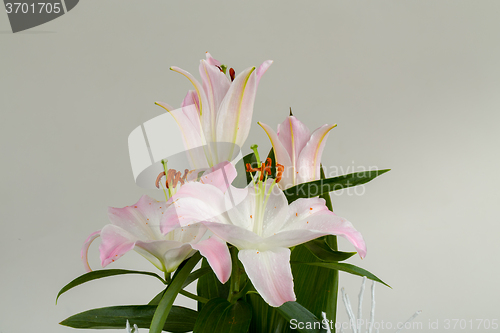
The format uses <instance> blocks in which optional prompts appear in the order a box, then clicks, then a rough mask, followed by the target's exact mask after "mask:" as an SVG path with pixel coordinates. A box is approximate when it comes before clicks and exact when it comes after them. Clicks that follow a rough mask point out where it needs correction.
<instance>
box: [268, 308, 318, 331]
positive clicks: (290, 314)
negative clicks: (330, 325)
mask: <svg viewBox="0 0 500 333" xmlns="http://www.w3.org/2000/svg"><path fill="white" fill-rule="evenodd" d="M277 310H278V312H279V313H280V314H281V315H282V316H283V317H284V318H285V319H286V320H287V321H288V322H289V323H290V324H289V325H290V326H291V327H293V328H294V329H296V330H297V332H307V333H313V332H317V333H320V332H326V329H325V328H324V327H323V325H322V322H321V320H319V319H318V318H317V317H316V316H315V315H314V314H312V313H311V312H310V311H309V310H307V309H306V308H305V307H303V306H302V305H300V304H299V303H297V302H286V303H285V304H283V305H282V306H280V307H279V308H277ZM299 322H300V323H303V324H304V326H301V325H299V324H298V323H299ZM308 324H309V325H308ZM301 327H302V328H301Z"/></svg>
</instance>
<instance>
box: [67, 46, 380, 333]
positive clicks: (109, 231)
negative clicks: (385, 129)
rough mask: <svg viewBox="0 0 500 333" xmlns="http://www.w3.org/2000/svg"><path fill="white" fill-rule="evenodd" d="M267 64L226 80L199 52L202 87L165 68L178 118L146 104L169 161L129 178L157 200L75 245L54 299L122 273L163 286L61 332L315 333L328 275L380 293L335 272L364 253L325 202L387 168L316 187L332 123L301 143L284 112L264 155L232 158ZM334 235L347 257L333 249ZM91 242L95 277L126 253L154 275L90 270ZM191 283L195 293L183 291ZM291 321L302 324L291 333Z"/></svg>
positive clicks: (143, 201) (332, 288)
mask: <svg viewBox="0 0 500 333" xmlns="http://www.w3.org/2000/svg"><path fill="white" fill-rule="evenodd" d="M271 64H272V61H269V60H268V61H265V62H264V63H262V64H261V65H260V66H259V67H258V68H257V69H256V68H255V67H251V68H248V69H246V70H244V71H242V72H241V73H239V74H238V75H236V73H235V71H234V69H233V68H229V69H228V67H227V66H225V65H223V64H222V63H221V62H219V61H217V60H215V59H214V58H212V57H211V55H210V54H209V53H207V54H206V59H205V60H201V62H200V66H199V71H200V75H201V80H202V82H201V83H200V82H199V81H198V80H197V79H196V78H195V77H194V76H193V75H191V74H190V73H188V72H186V71H184V70H182V69H180V68H177V67H172V68H171V69H172V70H173V71H175V72H178V73H180V74H182V75H184V76H185V77H186V78H187V79H188V80H189V81H190V82H191V83H192V84H193V86H194V90H191V91H189V92H188V93H187V95H186V97H185V98H184V100H183V102H182V104H181V107H180V108H173V107H171V106H170V105H168V104H165V103H161V102H157V103H156V104H158V105H159V106H161V107H162V108H163V109H165V110H166V114H167V115H168V117H172V119H174V120H175V124H176V126H178V129H179V133H180V134H179V135H180V137H178V138H177V139H178V142H179V144H178V145H179V149H180V150H179V151H180V153H179V154H177V155H176V156H177V157H175V158H174V157H173V158H166V156H163V157H160V158H158V157H156V163H155V164H154V165H153V166H152V168H149V169H148V172H147V174H148V175H151V174H154V177H151V176H149V178H148V177H145V176H144V177H142V176H141V175H139V176H138V177H136V181H137V182H138V183H139V178H141V177H142V178H141V181H144V179H147V180H146V182H148V183H149V185H154V186H155V187H157V188H159V189H163V195H164V196H165V198H164V200H160V201H158V200H156V199H153V198H151V197H149V196H146V195H144V196H142V197H141V198H140V199H139V201H138V202H137V203H135V204H132V205H130V206H126V207H123V208H111V207H110V208H109V209H108V217H109V221H110V224H107V225H105V226H104V227H103V228H102V229H101V230H99V231H96V232H94V233H92V234H91V235H90V236H89V237H88V238H87V240H86V241H85V242H84V245H83V248H82V252H81V257H82V260H83V264H84V266H85V268H86V270H87V273H86V274H84V275H81V276H80V277H77V278H76V279H74V280H73V281H71V282H70V283H69V284H67V285H66V286H64V287H63V288H62V289H61V291H60V292H59V294H58V295H57V298H59V296H60V295H61V294H63V293H65V292H66V291H68V290H70V289H71V288H74V287H76V286H78V285H81V284H83V283H86V282H88V281H92V280H95V279H100V278H103V277H109V276H115V275H122V274H142V275H145V276H149V277H154V278H157V279H158V280H160V281H161V282H162V285H163V287H162V288H159V289H158V294H157V295H156V296H155V297H154V298H153V299H151V301H150V302H149V303H148V304H144V305H119V306H112V307H105V308H97V309H92V310H88V311H85V312H82V313H78V314H76V315H73V316H71V317H69V318H67V319H66V320H64V321H62V322H61V324H62V325H66V326H69V327H73V328H94V329H103V328H125V327H126V325H130V324H132V325H136V326H135V327H138V328H149V332H151V333H159V332H161V331H166V332H190V331H193V332H195V333H201V332H210V333H212V332H258V333H260V332H292V331H299V332H325V327H324V320H326V318H327V319H328V322H333V323H335V318H336V311H337V294H338V283H339V281H338V280H339V275H338V272H339V271H344V272H347V273H351V274H354V275H358V276H366V277H367V278H369V279H372V280H374V281H377V282H379V283H383V284H385V283H384V282H382V281H381V280H380V279H378V278H377V277H376V276H375V275H373V274H372V273H370V272H368V271H366V270H364V269H362V268H360V267H357V266H354V265H352V264H347V263H345V262H344V261H345V260H346V259H348V258H350V257H351V256H353V255H355V254H356V253H358V254H359V256H360V257H361V258H363V257H364V256H365V255H366V245H365V242H364V240H363V237H362V236H361V234H360V232H358V231H357V230H356V229H355V228H354V226H353V225H352V224H351V222H349V221H348V220H347V219H345V218H343V217H340V216H337V215H336V214H335V213H334V212H333V208H332V203H331V200H330V192H331V191H338V190H342V189H345V188H348V187H351V186H356V185H360V184H364V183H366V182H368V181H370V180H372V179H374V178H375V177H377V176H379V175H381V174H383V173H385V172H387V171H388V170H369V171H363V172H357V173H352V174H347V175H341V176H336V177H333V178H327V177H325V173H324V171H323V167H322V165H321V156H322V153H323V150H324V148H325V144H326V140H327V137H328V133H329V132H330V131H331V130H332V129H333V128H334V127H335V126H336V125H328V124H326V125H323V126H321V127H319V128H318V129H316V130H315V131H313V132H312V133H311V132H310V131H309V129H308V128H307V127H306V125H304V124H303V123H302V122H301V121H299V120H298V119H297V118H296V117H294V116H293V115H292V112H291V110H290V116H288V117H287V118H286V119H285V120H284V121H283V123H281V124H279V125H278V126H277V131H274V130H273V128H272V127H270V126H268V125H266V124H264V123H261V122H259V123H258V124H259V125H260V126H261V127H262V129H263V130H264V131H265V133H266V134H267V136H268V137H269V139H270V141H271V144H272V149H271V151H270V152H268V154H267V155H260V154H259V151H258V148H257V146H256V145H253V146H251V147H250V148H251V151H250V153H249V154H247V155H245V156H243V155H242V154H241V149H242V147H244V142H245V141H246V139H247V137H248V133H249V131H250V126H251V124H252V121H251V120H252V114H253V106H254V100H255V96H256V91H257V86H258V84H259V81H260V79H261V78H262V76H263V74H264V73H265V72H266V71H267V70H268V68H269V67H270V66H271ZM129 140H130V138H129ZM181 141H182V144H181ZM129 142H130V141H129ZM165 144H166V143H165ZM168 144H169V145H173V143H172V142H170V143H168ZM181 146H182V148H181ZM179 156H182V158H180V157H179ZM242 156H243V157H242ZM180 160H182V161H183V163H177V162H178V161H180ZM176 163H177V164H176ZM173 166H174V167H173ZM152 170H153V171H152ZM177 170H180V171H177ZM337 236H341V237H344V238H346V239H347V240H348V241H349V242H350V243H351V244H352V245H353V246H354V248H355V249H356V251H357V252H342V251H339V250H338V248H337ZM98 237H100V245H99V251H100V260H101V264H102V267H106V266H107V265H108V264H110V263H112V262H114V261H116V260H117V259H119V258H120V257H121V256H122V255H124V254H125V253H127V252H128V251H130V250H135V251H136V252H138V253H139V254H141V255H142V256H144V257H145V258H146V259H148V260H149V261H150V262H151V263H152V264H153V265H154V266H156V268H157V269H158V270H159V271H160V272H161V274H160V275H159V274H158V271H155V272H146V271H134V270H125V269H101V270H94V271H93V270H92V269H91V268H90V266H89V264H88V260H87V256H88V249H89V247H90V245H91V243H92V242H93V241H94V240H95V239H97V238H98ZM195 281H197V292H196V294H194V293H191V292H189V291H187V290H185V288H186V287H187V286H188V285H189V284H191V283H193V282H195ZM178 294H182V295H184V296H186V297H189V298H192V299H194V300H196V301H197V302H198V307H197V310H194V309H189V308H186V307H181V306H176V305H173V304H174V301H175V299H176V297H177V295H178ZM322 318H324V319H322ZM292 319H294V320H296V321H300V322H303V323H308V324H307V325H303V329H294V330H292V328H291V327H290V324H289V323H290V321H291V320H292ZM127 320H128V321H127ZM128 322H130V324H128Z"/></svg>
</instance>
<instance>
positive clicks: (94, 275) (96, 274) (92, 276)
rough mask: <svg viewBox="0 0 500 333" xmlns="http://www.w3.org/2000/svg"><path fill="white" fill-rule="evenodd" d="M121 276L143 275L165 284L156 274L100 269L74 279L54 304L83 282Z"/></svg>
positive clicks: (63, 289) (61, 291)
mask: <svg viewBox="0 0 500 333" xmlns="http://www.w3.org/2000/svg"><path fill="white" fill-rule="evenodd" d="M123 274H143V275H149V276H154V277H156V278H158V279H159V280H160V281H161V282H163V283H164V284H165V283H166V282H165V280H163V279H162V278H161V277H160V276H159V275H158V274H155V273H151V272H143V271H131V270H127V269H101V270H98V271H92V272H88V273H86V274H83V275H81V276H79V277H77V278H76V279H74V280H73V281H71V282H70V283H68V284H67V285H65V286H64V287H63V288H62V289H61V290H60V291H59V293H58V294H57V297H56V304H57V300H58V299H59V296H61V295H62V294H64V293H65V292H67V291H68V290H70V289H72V288H74V287H76V286H79V285H81V284H83V283H85V282H88V281H92V280H97V279H101V278H104V277H108V276H114V275H123Z"/></svg>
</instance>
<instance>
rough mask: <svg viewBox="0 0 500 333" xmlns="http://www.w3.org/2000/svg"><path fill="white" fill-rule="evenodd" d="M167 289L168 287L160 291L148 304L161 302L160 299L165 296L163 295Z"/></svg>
mask: <svg viewBox="0 0 500 333" xmlns="http://www.w3.org/2000/svg"><path fill="white" fill-rule="evenodd" d="M166 291H167V289H166V288H165V289H163V290H162V291H160V292H159V293H158V294H157V295H156V296H155V297H154V298H153V299H152V300H150V301H149V303H148V305H158V304H160V301H161V299H162V297H163V295H164V294H165V292H166Z"/></svg>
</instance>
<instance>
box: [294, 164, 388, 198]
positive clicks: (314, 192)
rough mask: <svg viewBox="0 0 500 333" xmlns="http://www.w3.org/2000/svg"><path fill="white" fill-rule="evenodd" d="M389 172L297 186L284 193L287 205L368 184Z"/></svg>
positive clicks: (350, 175) (356, 173) (384, 171)
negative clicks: (302, 199)
mask: <svg viewBox="0 0 500 333" xmlns="http://www.w3.org/2000/svg"><path fill="white" fill-rule="evenodd" d="M388 171H390V169H385V170H371V171H363V172H355V173H351V174H348V175H343V176H338V177H333V178H326V179H320V180H315V181H312V182H308V183H303V184H299V185H296V186H293V187H290V188H289V189H286V190H285V191H284V193H285V195H286V197H287V199H288V203H291V202H293V201H295V200H297V199H299V198H312V197H317V196H319V195H321V194H323V193H328V192H331V191H338V190H342V189H344V188H348V187H352V186H357V185H362V184H365V183H368V182H369V181H370V180H372V179H374V178H376V177H378V176H380V175H382V174H384V173H386V172H388Z"/></svg>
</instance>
